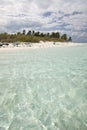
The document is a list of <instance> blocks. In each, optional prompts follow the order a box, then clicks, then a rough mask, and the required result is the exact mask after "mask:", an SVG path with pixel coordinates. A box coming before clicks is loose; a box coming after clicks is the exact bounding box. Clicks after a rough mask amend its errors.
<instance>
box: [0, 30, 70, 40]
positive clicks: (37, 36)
mask: <svg viewBox="0 0 87 130" xmlns="http://www.w3.org/2000/svg"><path fill="white" fill-rule="evenodd" d="M40 41H54V42H58V41H59V42H65V41H72V38H71V37H67V35H66V34H63V35H60V33H59V32H52V33H42V32H35V31H31V30H29V31H28V32H27V33H26V30H23V32H22V33H21V32H18V33H17V34H8V33H1V34H0V42H2V43H3V42H9V43H11V42H12V43H13V42H40Z"/></svg>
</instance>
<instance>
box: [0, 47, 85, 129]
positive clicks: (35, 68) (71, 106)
mask: <svg viewBox="0 0 87 130" xmlns="http://www.w3.org/2000/svg"><path fill="white" fill-rule="evenodd" d="M0 130H87V45H82V46H73V47H58V48H47V49H35V50H13V51H12V50H8V51H0Z"/></svg>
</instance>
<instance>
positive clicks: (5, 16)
mask: <svg viewBox="0 0 87 130" xmlns="http://www.w3.org/2000/svg"><path fill="white" fill-rule="evenodd" d="M86 5H87V1H85V0H83V1H81V0H77V1H76V0H70V1H66V0H43V1H41V0H17V1H15V0H8V1H7V0H0V32H5V31H8V32H17V31H21V30H22V29H23V28H25V29H32V30H43V31H52V30H53V31H57V30H58V31H60V32H65V33H67V34H70V35H72V36H73V37H77V36H79V37H80V36H81V37H84V38H86V36H87V35H86V34H87V8H86ZM47 12H48V13H47ZM43 14H44V15H43ZM45 15H47V16H45ZM84 38H83V39H84Z"/></svg>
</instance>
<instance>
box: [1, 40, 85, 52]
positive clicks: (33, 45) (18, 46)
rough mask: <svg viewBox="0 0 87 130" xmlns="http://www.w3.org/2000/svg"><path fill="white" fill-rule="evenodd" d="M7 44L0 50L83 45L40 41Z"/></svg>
mask: <svg viewBox="0 0 87 130" xmlns="http://www.w3.org/2000/svg"><path fill="white" fill-rule="evenodd" d="M6 44H8V45H3V46H0V51H1V50H23V49H39V48H52V47H65V46H78V45H83V44H82V43H73V42H63V43H61V42H42V41H41V42H40V43H29V44H26V43H20V44H19V43H16V45H13V43H6Z"/></svg>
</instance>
